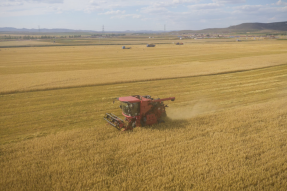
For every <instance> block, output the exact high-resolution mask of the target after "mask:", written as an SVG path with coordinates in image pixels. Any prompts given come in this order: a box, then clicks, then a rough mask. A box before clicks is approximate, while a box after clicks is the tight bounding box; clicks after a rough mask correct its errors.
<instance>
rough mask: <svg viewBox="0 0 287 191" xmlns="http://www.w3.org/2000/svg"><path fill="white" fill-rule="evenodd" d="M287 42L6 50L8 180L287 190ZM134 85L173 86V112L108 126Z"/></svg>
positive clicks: (45, 186)
mask: <svg viewBox="0 0 287 191" xmlns="http://www.w3.org/2000/svg"><path fill="white" fill-rule="evenodd" d="M259 47H261V49H259ZM142 49H144V50H142ZM286 49H287V46H286V44H284V43H283V44H281V42H280V43H278V44H277V41H272V42H269V41H268V42H265V43H264V42H255V43H246V44H243V43H242V44H240V45H237V44H233V43H232V44H228V43H223V44H222V43H221V46H219V44H216V43H214V42H212V43H206V44H200V43H198V44H190V45H186V46H185V45H184V46H181V47H172V46H171V45H162V46H159V47H157V49H153V50H151V49H147V48H139V47H138V48H137V49H136V48H133V49H130V50H127V51H126V50H121V49H120V47H115V46H103V47H75V48H73V47H45V48H22V49H20V48H19V49H18V48H15V49H6V50H5V49H4V50H3V49H1V53H0V54H1V58H3V59H2V61H3V62H1V70H0V76H1V82H3V83H4V84H5V83H6V85H5V87H8V88H4V85H1V92H2V94H1V95H0V108H1V110H0V132H1V133H0V165H1V171H0V188H1V190H285V189H286V187H287V181H286V180H287V177H286V173H287V171H286V170H287V159H286V154H287V145H286V142H287V138H286V137H287V136H286V135H287V126H286V124H287V99H286V97H287V63H286V59H284V58H285V57H286ZM96 50H97V51H96ZM13 51H15V54H17V55H18V57H13V56H12V52H13ZM33 51H34V53H35V54H34V56H33ZM37 51H40V52H37ZM123 51H124V52H123ZM140 51H142V53H140ZM92 53H94V55H93V54H92ZM24 55H26V56H24ZM2 56H3V57H2ZM24 58H26V60H25V59H24ZM2 69H3V70H2ZM93 72H94V76H97V75H99V76H101V77H92V75H93ZM48 74H50V75H48ZM103 74H105V75H103ZM124 74H125V75H124ZM136 74H137V75H136ZM215 74H216V75H215ZM18 75H19V76H18ZM22 75H23V76H22ZM41 75H42V76H41ZM17 76H18V78H17ZM55 76H58V78H57V79H56V77H55ZM126 76H127V77H126ZM13 77H15V78H17V79H18V82H17V83H19V84H20V85H18V86H17V83H16V81H17V80H15V83H12V80H13ZM23 77H25V78H23ZM117 77H121V79H118V78H117ZM73 78H77V79H78V81H73V83H70V82H69V81H68V80H69V79H73ZM164 78H165V79H164ZM3 79H5V80H8V82H9V83H10V86H11V87H10V86H9V85H8V82H7V81H2V80H3ZM51 79H52V80H51ZM55 79H56V80H55ZM109 79H111V80H110V81H109ZM150 79H154V80H152V81H148V80H150ZM156 79H161V80H156ZM9 80H10V81H9ZM20 80H22V81H20ZM61 80H62V81H61ZM65 80H66V81H65ZM33 81H35V83H34V84H33V83H32V84H29V83H31V82H33ZM124 81H126V82H124ZM1 84H2V83H1ZM87 84H102V85H96V86H86V85H87ZM81 86H82V87H81ZM9 88H10V89H9ZM49 88H50V89H49ZM57 88H58V89H57ZM41 89H42V90H41ZM12 90H13V91H16V90H17V91H19V90H23V91H22V92H18V93H9V92H7V91H12ZM34 90H37V91H34ZM4 92H6V93H5V94H4ZM135 94H140V95H146V94H148V95H152V96H153V97H161V98H164V97H169V96H175V97H176V100H175V101H174V102H166V104H168V105H169V106H170V107H168V108H167V114H168V118H167V119H166V122H165V123H161V124H158V125H154V126H151V127H143V128H138V127H137V128H135V129H134V131H133V132H126V133H121V132H119V131H117V130H116V129H115V128H113V127H112V126H108V125H106V124H105V122H104V121H103V120H102V117H103V115H104V114H105V113H106V112H113V113H115V114H116V115H119V116H120V115H121V112H120V109H119V108H118V103H115V104H113V103H112V98H114V97H119V96H127V95H135Z"/></svg>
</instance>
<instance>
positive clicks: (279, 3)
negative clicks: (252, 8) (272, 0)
mask: <svg viewBox="0 0 287 191" xmlns="http://www.w3.org/2000/svg"><path fill="white" fill-rule="evenodd" d="M276 5H287V3H285V2H282V0H279V1H278V2H277V3H276Z"/></svg>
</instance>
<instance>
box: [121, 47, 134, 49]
mask: <svg viewBox="0 0 287 191" xmlns="http://www.w3.org/2000/svg"><path fill="white" fill-rule="evenodd" d="M131 48H132V47H126V46H123V47H122V49H131Z"/></svg>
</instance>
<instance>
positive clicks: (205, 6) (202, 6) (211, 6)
mask: <svg viewBox="0 0 287 191" xmlns="http://www.w3.org/2000/svg"><path fill="white" fill-rule="evenodd" d="M219 7H222V5H220V4H219V3H207V4H198V5H189V6H188V8H190V9H195V10H199V9H217V8H219Z"/></svg>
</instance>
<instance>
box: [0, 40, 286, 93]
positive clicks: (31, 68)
mask: <svg viewBox="0 0 287 191" xmlns="http://www.w3.org/2000/svg"><path fill="white" fill-rule="evenodd" d="M285 47H286V42H283V41H282V42H280V43H269V42H266V43H265V44H264V41H260V42H256V43H251V42H246V43H242V44H240V43H239V44H238V43H234V42H233V43H230V42H229V43H219V44H213V43H205V44H202V43H197V44H191V43H190V44H186V45H184V46H176V45H173V44H170V45H157V46H156V47H155V48H147V47H145V46H143V45H134V46H133V47H132V49H129V50H122V49H121V46H74V47H30V48H10V49H2V51H0V56H1V61H2V62H1V63H0V67H1V70H0V81H1V82H2V83H1V84H0V92H13V91H27V90H37V89H53V88H61V87H71V86H74V87H75V86H83V85H96V84H111V83H119V82H127V81H142V80H151V79H162V78H164V79H165V78H176V77H184V76H197V75H206V74H215V73H222V72H229V71H240V70H249V69H253V68H262V67H267V66H274V65H280V64H285V60H287V52H286V48H285Z"/></svg>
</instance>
